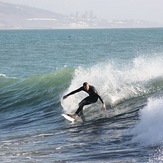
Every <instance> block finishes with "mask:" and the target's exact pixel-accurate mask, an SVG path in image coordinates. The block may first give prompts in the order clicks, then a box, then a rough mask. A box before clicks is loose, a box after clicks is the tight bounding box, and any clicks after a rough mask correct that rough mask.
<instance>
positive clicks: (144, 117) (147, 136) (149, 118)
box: [131, 97, 163, 146]
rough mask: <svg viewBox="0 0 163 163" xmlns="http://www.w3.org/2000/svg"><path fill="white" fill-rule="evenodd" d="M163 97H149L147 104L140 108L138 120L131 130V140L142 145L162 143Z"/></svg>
mask: <svg viewBox="0 0 163 163" xmlns="http://www.w3.org/2000/svg"><path fill="white" fill-rule="evenodd" d="M162 117H163V97H160V98H149V99H148V102H147V106H145V107H144V108H143V109H142V110H140V121H139V122H138V123H137V124H136V126H135V127H134V128H133V129H132V130H131V133H132V134H133V135H134V137H133V142H137V143H140V144H144V145H154V146H155V145H161V144H162V143H163V125H162V124H163V118H162Z"/></svg>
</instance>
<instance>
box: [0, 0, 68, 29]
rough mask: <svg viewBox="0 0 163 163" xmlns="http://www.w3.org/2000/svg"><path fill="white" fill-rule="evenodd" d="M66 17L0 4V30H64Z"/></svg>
mask: <svg viewBox="0 0 163 163" xmlns="http://www.w3.org/2000/svg"><path fill="white" fill-rule="evenodd" d="M67 19H68V18H67V17H66V16H63V15H60V14H56V13H53V12H50V11H46V10H42V9H37V8H32V7H27V6H23V5H15V4H8V3H2V2H0V28H1V29H2V28H5V29H6V28H9V29H10V28H12V29H13V28H16V29H19V28H21V29H24V28H61V27H62V28H64V24H65V23H66V21H67Z"/></svg>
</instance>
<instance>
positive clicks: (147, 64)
mask: <svg viewBox="0 0 163 163" xmlns="http://www.w3.org/2000/svg"><path fill="white" fill-rule="evenodd" d="M162 59H163V58H162V57H153V58H148V57H137V58H135V59H133V61H132V62H130V63H129V64H126V65H125V64H123V63H116V62H114V61H110V62H105V63H100V64H97V65H94V66H92V67H87V68H85V67H78V68H77V69H76V70H75V72H74V76H73V79H72V81H71V84H70V86H69V88H68V89H67V90H66V92H65V94H66V93H68V92H70V91H73V90H75V89H77V88H79V87H80V86H82V83H83V82H85V81H87V82H88V83H90V84H91V85H94V86H95V87H96V89H97V90H98V92H99V94H100V95H101V96H102V97H103V99H104V100H105V102H106V104H109V105H115V104H116V103H118V102H120V101H122V100H125V99H130V98H133V97H137V96H141V95H144V94H148V93H150V91H152V90H151V89H153V88H152V87H151V86H150V84H149V83H150V81H151V80H155V79H156V78H159V77H163V69H162V66H163V64H162ZM86 96H87V95H86V94H85V93H78V94H75V95H73V96H70V97H69V98H68V100H67V99H66V100H62V101H61V104H62V106H63V108H64V110H65V112H74V110H76V109H77V107H78V103H79V102H80V101H81V100H82V99H83V98H84V97H86Z"/></svg>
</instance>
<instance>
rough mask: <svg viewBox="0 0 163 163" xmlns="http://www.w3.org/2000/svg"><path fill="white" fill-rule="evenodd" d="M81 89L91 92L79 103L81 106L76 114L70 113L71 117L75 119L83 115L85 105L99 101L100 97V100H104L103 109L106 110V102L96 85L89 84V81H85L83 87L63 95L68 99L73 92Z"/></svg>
mask: <svg viewBox="0 0 163 163" xmlns="http://www.w3.org/2000/svg"><path fill="white" fill-rule="evenodd" d="M80 91H85V92H87V93H88V94H89V96H88V97H86V98H84V99H83V100H82V101H81V102H80V103H79V108H78V109H77V111H76V112H75V114H68V115H69V116H70V117H72V118H74V119H75V118H76V117H78V116H82V115H83V107H84V106H85V105H89V104H92V103H95V102H97V100H98V99H100V101H101V102H102V109H104V110H106V106H105V102H104V101H103V100H102V98H101V97H100V95H99V94H98V92H97V91H96V89H95V87H94V86H91V85H89V84H88V83H87V82H84V83H83V86H82V87H80V88H78V89H76V90H74V91H72V92H70V93H68V94H67V95H65V96H63V99H66V98H67V97H68V96H70V95H73V94H75V93H77V92H80Z"/></svg>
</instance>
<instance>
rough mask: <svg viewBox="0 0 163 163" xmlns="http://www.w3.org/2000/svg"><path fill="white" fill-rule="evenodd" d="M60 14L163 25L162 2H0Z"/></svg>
mask: <svg viewBox="0 0 163 163" xmlns="http://www.w3.org/2000/svg"><path fill="white" fill-rule="evenodd" d="M0 2H10V3H17V4H25V5H28V6H32V7H36V8H42V9H46V10H51V11H53V12H56V13H60V14H67V15H69V14H71V13H76V12H77V11H78V12H79V13H82V14H83V13H84V12H85V11H92V12H93V13H94V15H96V16H97V17H98V18H105V19H134V20H135V19H139V20H146V21H150V22H158V23H160V24H163V0H0Z"/></svg>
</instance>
